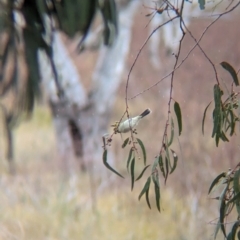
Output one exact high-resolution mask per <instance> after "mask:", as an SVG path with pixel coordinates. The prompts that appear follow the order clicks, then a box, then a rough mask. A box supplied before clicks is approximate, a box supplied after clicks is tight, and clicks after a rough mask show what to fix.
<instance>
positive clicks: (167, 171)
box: [165, 157, 169, 184]
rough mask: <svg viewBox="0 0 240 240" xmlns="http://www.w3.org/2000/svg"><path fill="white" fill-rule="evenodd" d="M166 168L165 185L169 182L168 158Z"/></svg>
mask: <svg viewBox="0 0 240 240" xmlns="http://www.w3.org/2000/svg"><path fill="white" fill-rule="evenodd" d="M165 166H166V177H165V184H166V182H167V177H168V173H169V167H168V159H167V157H165Z"/></svg>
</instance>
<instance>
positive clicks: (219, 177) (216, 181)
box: [208, 172, 226, 194]
mask: <svg viewBox="0 0 240 240" xmlns="http://www.w3.org/2000/svg"><path fill="white" fill-rule="evenodd" d="M224 177H226V173H225V172H222V173H221V174H219V175H218V176H217V177H216V178H215V179H214V180H213V182H212V183H211V185H210V188H209V190H208V194H210V192H211V191H212V189H213V188H214V186H215V185H217V184H218V183H219V181H220V179H221V178H224Z"/></svg>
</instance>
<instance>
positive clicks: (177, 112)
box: [174, 102, 182, 136]
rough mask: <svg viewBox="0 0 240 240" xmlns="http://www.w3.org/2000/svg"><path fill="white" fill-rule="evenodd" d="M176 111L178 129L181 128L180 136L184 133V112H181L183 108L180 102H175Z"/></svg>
mask: <svg viewBox="0 0 240 240" xmlns="http://www.w3.org/2000/svg"><path fill="white" fill-rule="evenodd" d="M174 111H175V114H176V117H177V122H178V130H179V136H180V135H181V133H182V113H181V108H180V105H179V103H178V102H175V103H174Z"/></svg>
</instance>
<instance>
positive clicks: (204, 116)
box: [202, 101, 212, 135]
mask: <svg viewBox="0 0 240 240" xmlns="http://www.w3.org/2000/svg"><path fill="white" fill-rule="evenodd" d="M211 103H212V101H211V102H210V103H209V104H208V105H207V107H206V108H205V110H204V113H203V120H202V134H203V135H204V122H205V118H206V114H207V110H208V107H209V106H210V104H211Z"/></svg>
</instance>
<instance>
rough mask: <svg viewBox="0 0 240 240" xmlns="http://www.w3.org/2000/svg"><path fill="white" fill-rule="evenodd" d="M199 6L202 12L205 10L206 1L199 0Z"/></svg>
mask: <svg viewBox="0 0 240 240" xmlns="http://www.w3.org/2000/svg"><path fill="white" fill-rule="evenodd" d="M198 4H199V7H200V9H201V10H204V9H205V0H198Z"/></svg>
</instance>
